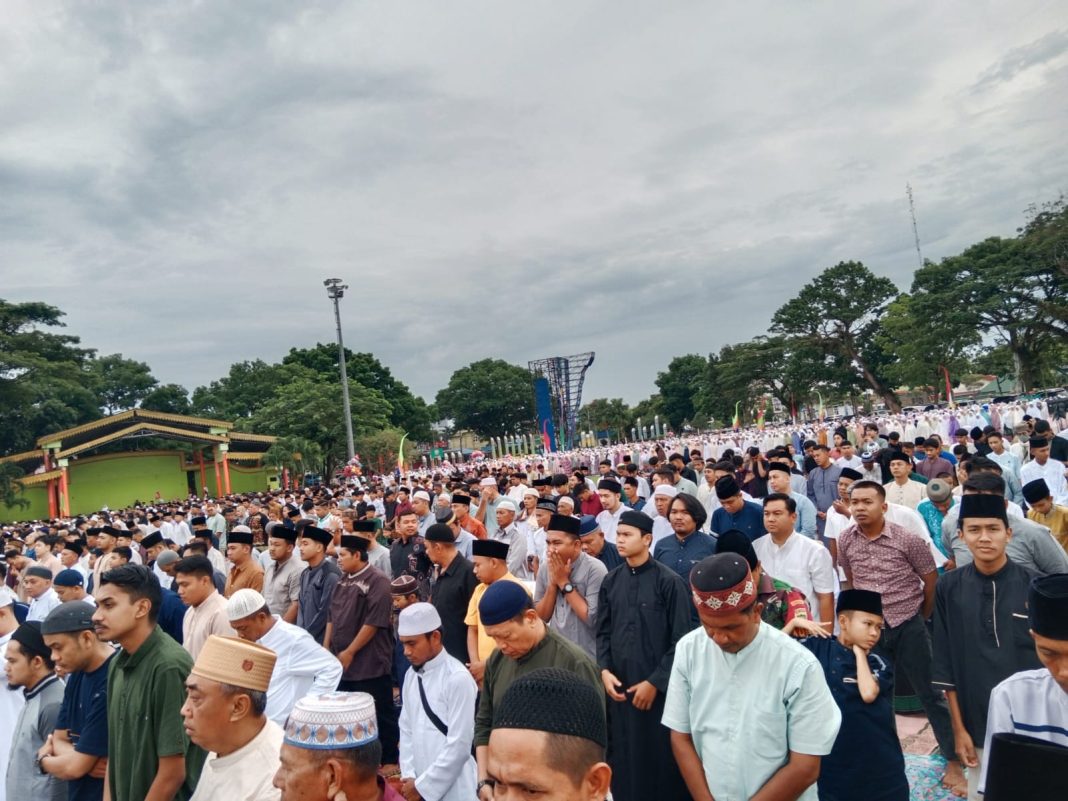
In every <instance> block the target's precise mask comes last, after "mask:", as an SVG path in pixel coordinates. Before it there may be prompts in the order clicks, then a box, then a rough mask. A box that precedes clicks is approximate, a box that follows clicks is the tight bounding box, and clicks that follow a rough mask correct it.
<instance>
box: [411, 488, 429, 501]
mask: <svg viewBox="0 0 1068 801" xmlns="http://www.w3.org/2000/svg"><path fill="white" fill-rule="evenodd" d="M415 498H418V499H419V500H421V501H426V502H427V503H430V493H429V492H426V491H424V490H416V492H415V494H414V495H413V496H412V499H413V500H414V499H415Z"/></svg>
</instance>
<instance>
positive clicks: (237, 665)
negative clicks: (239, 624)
mask: <svg viewBox="0 0 1068 801" xmlns="http://www.w3.org/2000/svg"><path fill="white" fill-rule="evenodd" d="M276 659H277V657H276V656H275V653H274V651H272V650H271V649H270V648H264V647H263V646H262V645H257V644H256V643H254V642H248V641H247V640H241V639H238V638H237V637H220V636H219V635H218V634H212V635H211V636H210V637H208V641H207V642H206V643H204V647H203V648H202V649H201V650H200V654H199V655H198V656H197V661H196V664H194V665H193V669H192V670H191V671H190V673H192V674H193V675H196V676H200V677H202V678H205V679H210V680H211V681H217V682H219V683H220V684H231V685H233V686H234V687H242V688H244V689H246V690H253V691H254V692H261V693H265V692H267V687H268V685H270V683H271V673H272V672H274V663H275V661H276Z"/></svg>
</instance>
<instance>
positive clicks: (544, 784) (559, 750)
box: [479, 668, 670, 801]
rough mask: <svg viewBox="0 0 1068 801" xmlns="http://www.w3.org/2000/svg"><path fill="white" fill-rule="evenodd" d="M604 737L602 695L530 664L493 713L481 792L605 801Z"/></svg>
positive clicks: (577, 680) (560, 673) (486, 795)
mask: <svg viewBox="0 0 1068 801" xmlns="http://www.w3.org/2000/svg"><path fill="white" fill-rule="evenodd" d="M607 742H608V732H607V729H606V727H605V720H604V711H603V707H602V704H601V701H600V694H599V693H598V692H597V691H596V690H594V689H593V688H591V687H589V686H588V685H587V684H586V683H585V682H583V681H582V680H581V679H580V678H579V677H577V676H575V675H574V674H572V673H569V672H568V671H566V670H560V669H557V668H543V669H540V670H535V671H533V672H532V673H530V674H528V675H526V676H524V677H522V678H520V679H518V680H517V681H516V682H515V683H514V684H512V685H511V686H510V687H509V688H508V691H507V692H506V693H504V696H503V698H502V699H501V703H500V706H499V707H498V709H497V710H496V712H495V714H494V716H493V732H492V734H491V735H490V739H489V746H488V748H487V750H486V756H487V772H486V779H485V781H484V782H480V784H481V785H482V787H484V788H485V789H484V790H480V793H479V798H483V799H484V798H489V797H493V798H502V797H503V798H511V797H512V796H513V795H514V794H517V793H521V794H524V795H526V793H527V792H529V790H530V789H533V790H535V793H532V795H533V794H536V795H537V796H545V797H547V798H553V799H568V801H604V799H605V798H607V797H608V795H609V787H610V785H611V783H612V769H611V768H609V767H608V765H607V764H605V761H604V757H605V746H606V744H607ZM513 788H514V792H513ZM616 797H618V796H616ZM669 797H670V796H667V795H665V794H662V793H658V794H657V795H655V796H652V798H658V799H665V801H666V799H668V798H669Z"/></svg>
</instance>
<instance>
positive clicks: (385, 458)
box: [356, 428, 415, 473]
mask: <svg viewBox="0 0 1068 801" xmlns="http://www.w3.org/2000/svg"><path fill="white" fill-rule="evenodd" d="M402 436H404V432H403V431H400V430H399V429H396V428H384V429H382V430H381V431H371V432H368V433H366V434H362V435H361V436H360V437H359V438H358V439H357V440H356V452H357V453H358V454H360V459H362V460H363V466H364V468H365V469H366V468H368V467H369V468H371V469H372V470H376V471H378V472H379V473H386V472H389V471H390V470H391V469H392V468H393V467H394V466H395V465H396V464H397V456H398V453H399V448H400V441H401V437H402ZM404 450H405V461H406V462H410V461H411V459H412V455H413V454H414V453H415V451H414V448H412V446H411V444H410V439H409V440H405V443H404Z"/></svg>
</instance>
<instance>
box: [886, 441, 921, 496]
mask: <svg viewBox="0 0 1068 801" xmlns="http://www.w3.org/2000/svg"><path fill="white" fill-rule="evenodd" d="M911 474H912V460H911V459H909V457H907V456H906V455H905V454H903V453H901V452H900V451H897V452H895V453H894V454H893V455H892V456H891V457H890V475H892V476H893V480H892V481H889V482H887V483H886V484H884V485H883V489H885V490H886V502H887V503H896V504H898V505H900V506H907V507H909V509H915V508H916V507H917V506H919V505H920V501H922V500H923V499H924V498H925V497H926V488H925V487H924V485H923V484H921V483H920V482H919V481H913V480H912V479H911V478H909V476H910V475H911Z"/></svg>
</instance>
